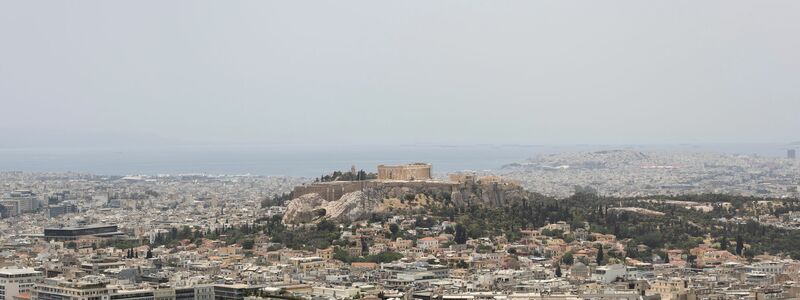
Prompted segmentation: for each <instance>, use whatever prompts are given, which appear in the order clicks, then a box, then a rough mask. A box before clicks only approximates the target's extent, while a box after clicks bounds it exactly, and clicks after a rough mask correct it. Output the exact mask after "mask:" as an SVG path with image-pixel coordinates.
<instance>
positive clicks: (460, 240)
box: [455, 224, 467, 245]
mask: <svg viewBox="0 0 800 300" xmlns="http://www.w3.org/2000/svg"><path fill="white" fill-rule="evenodd" d="M455 241H456V244H459V245H463V244H466V243H467V228H465V227H464V225H461V224H458V225H456V236H455Z"/></svg>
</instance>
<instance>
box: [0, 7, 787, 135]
mask: <svg viewBox="0 0 800 300" xmlns="http://www.w3.org/2000/svg"><path fill="white" fill-rule="evenodd" d="M0 137H2V138H3V140H2V142H0V147H9V146H13V145H15V144H16V145H73V144H76V143H77V144H79V143H84V142H86V143H90V144H91V143H101V142H106V141H107V142H109V143H111V144H117V143H119V144H125V143H137V144H139V143H141V144H148V143H154V144H157V143H190V144H195V143H201V144H227V143H234V144H275V143H279V144H306V143H315V144H326V143H337V142H344V143H361V144H364V143H377V144H392V143H396V144H408V143H526V144H530V143H719V142H778V143H780V142H792V141H797V140H800V1H729V0H726V1H641V0H633V1H527V0H526V1H462V0H459V1H391V2H390V1H374V0H370V1H24V0H19V1H0Z"/></svg>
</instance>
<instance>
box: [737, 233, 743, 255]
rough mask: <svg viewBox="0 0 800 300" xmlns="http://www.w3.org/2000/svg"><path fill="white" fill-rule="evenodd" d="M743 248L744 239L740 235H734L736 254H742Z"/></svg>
mask: <svg viewBox="0 0 800 300" xmlns="http://www.w3.org/2000/svg"><path fill="white" fill-rule="evenodd" d="M743 249H744V241H743V240H742V236H741V235H737V236H736V255H742V250H743Z"/></svg>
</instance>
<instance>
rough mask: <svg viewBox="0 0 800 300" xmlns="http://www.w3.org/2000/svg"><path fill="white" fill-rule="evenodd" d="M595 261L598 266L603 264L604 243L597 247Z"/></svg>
mask: <svg viewBox="0 0 800 300" xmlns="http://www.w3.org/2000/svg"><path fill="white" fill-rule="evenodd" d="M595 261H596V262H597V265H598V266H602V265H603V245H600V248H598V249H597V259H596V260H595Z"/></svg>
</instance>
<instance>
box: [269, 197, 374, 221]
mask: <svg viewBox="0 0 800 300" xmlns="http://www.w3.org/2000/svg"><path fill="white" fill-rule="evenodd" d="M380 203H381V201H380V200H377V198H374V197H367V195H366V194H365V193H364V192H361V191H356V192H352V193H347V194H344V195H343V196H342V197H341V198H339V200H337V201H325V199H322V197H320V196H319V195H318V194H315V193H312V194H306V195H303V196H300V197H298V198H295V199H292V200H291V201H290V202H289V205H287V207H286V213H284V215H283V223H284V224H300V223H308V222H311V221H313V220H314V219H316V218H319V217H323V216H324V217H325V218H328V219H330V220H333V221H338V222H352V221H356V220H362V219H364V218H367V217H368V216H369V214H370V213H372V212H373V211H375V210H377V209H378V207H379V206H380Z"/></svg>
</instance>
